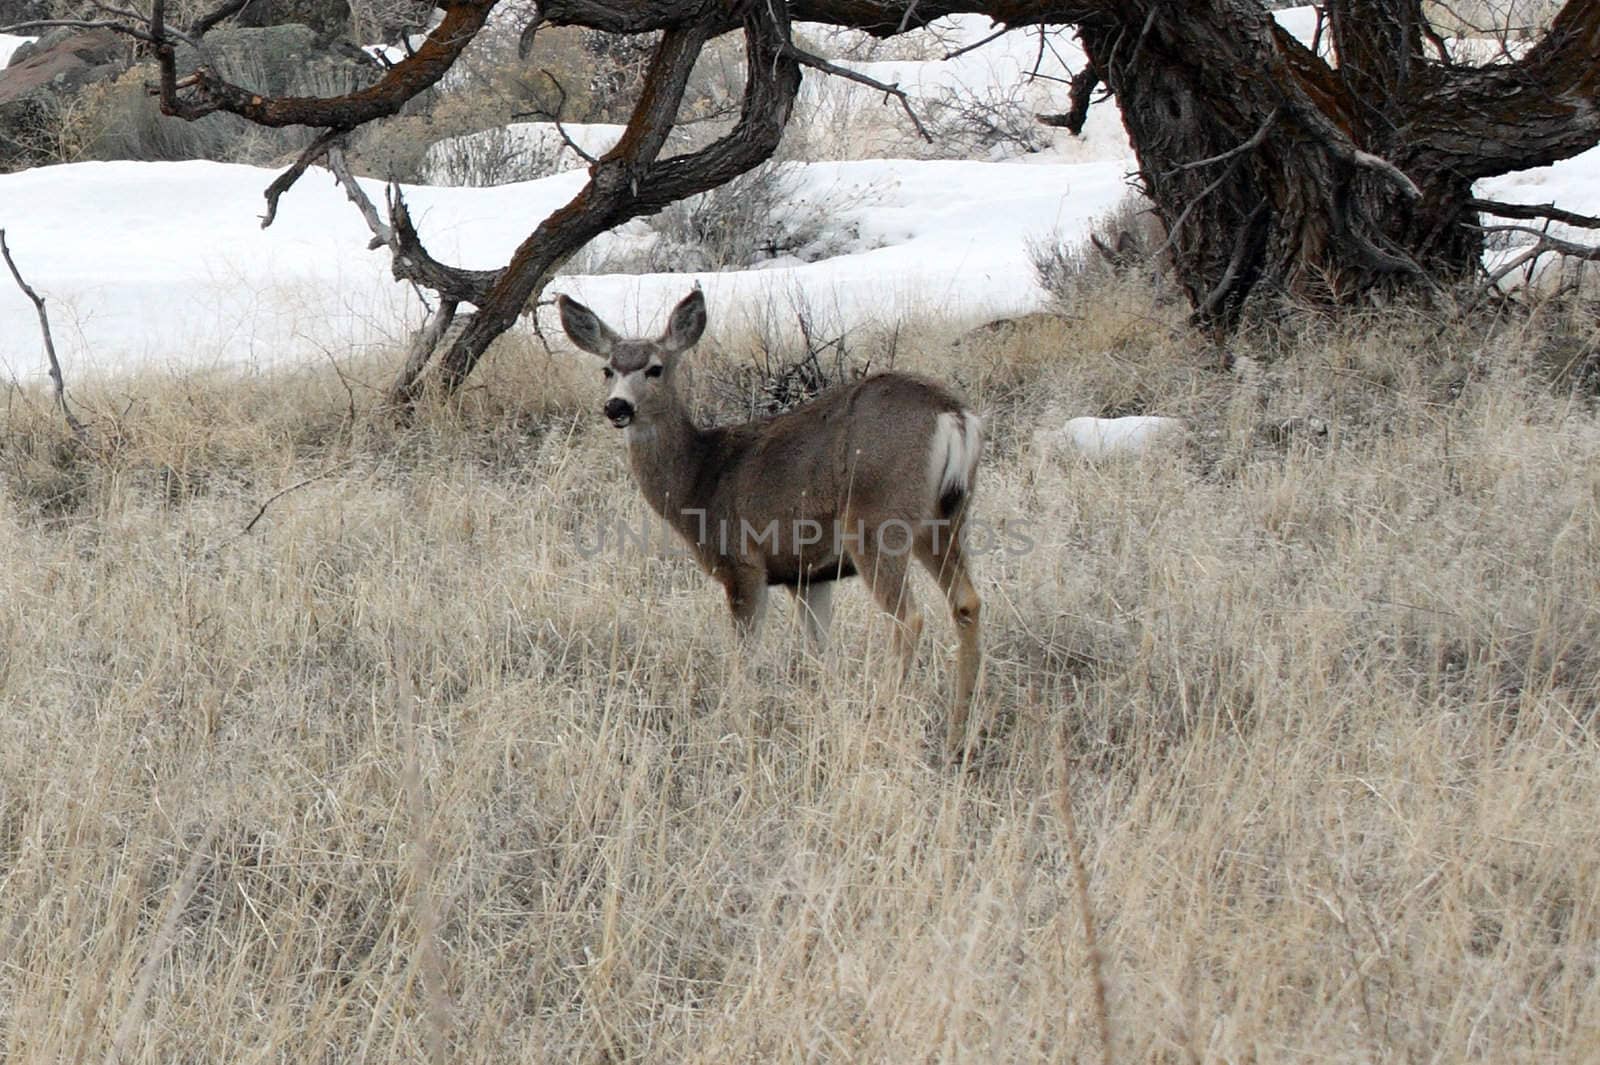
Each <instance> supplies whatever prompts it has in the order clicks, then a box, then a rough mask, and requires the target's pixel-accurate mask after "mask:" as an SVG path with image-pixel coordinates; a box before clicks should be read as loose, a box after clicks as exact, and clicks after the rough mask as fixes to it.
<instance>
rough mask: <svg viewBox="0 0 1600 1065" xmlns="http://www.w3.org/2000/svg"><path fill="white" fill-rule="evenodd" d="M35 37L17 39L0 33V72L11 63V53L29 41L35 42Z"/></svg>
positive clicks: (12, 35)
mask: <svg viewBox="0 0 1600 1065" xmlns="http://www.w3.org/2000/svg"><path fill="white" fill-rule="evenodd" d="M38 39H39V38H37V37H18V36H16V35H14V34H10V33H0V70H4V69H5V68H6V66H7V64H9V63H10V62H11V53H13V52H15V51H16V50H17V49H18V48H21V47H22V46H23V45H25V44H27V43H28V42H30V41H37V40H38Z"/></svg>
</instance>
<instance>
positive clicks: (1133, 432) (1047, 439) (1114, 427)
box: [1033, 415, 1184, 460]
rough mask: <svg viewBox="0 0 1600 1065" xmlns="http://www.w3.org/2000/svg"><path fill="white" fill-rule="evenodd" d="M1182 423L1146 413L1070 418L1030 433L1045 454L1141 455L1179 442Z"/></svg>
mask: <svg viewBox="0 0 1600 1065" xmlns="http://www.w3.org/2000/svg"><path fill="white" fill-rule="evenodd" d="M1183 438H1184V427H1183V423H1182V422H1181V421H1179V420H1178V419H1177V418H1159V417H1154V416H1149V415H1144V416H1137V417H1129V418H1070V419H1068V420H1067V422H1066V424H1065V425H1063V426H1062V427H1061V428H1059V429H1040V430H1039V431H1037V432H1035V433H1034V434H1033V444H1034V447H1036V448H1038V449H1039V450H1040V451H1043V452H1045V453H1047V454H1049V453H1061V454H1068V455H1075V456H1077V457H1079V458H1085V459H1091V460H1096V459H1106V458H1115V457H1118V456H1133V455H1143V454H1145V453H1147V452H1149V451H1151V450H1154V449H1157V448H1161V447H1170V446H1175V445H1177V444H1180V443H1182V441H1183Z"/></svg>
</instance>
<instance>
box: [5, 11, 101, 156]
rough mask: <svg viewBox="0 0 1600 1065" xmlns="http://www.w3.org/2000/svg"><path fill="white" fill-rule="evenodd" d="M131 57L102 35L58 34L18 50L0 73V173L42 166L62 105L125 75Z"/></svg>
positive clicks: (63, 31) (87, 32) (86, 32)
mask: <svg viewBox="0 0 1600 1065" xmlns="http://www.w3.org/2000/svg"><path fill="white" fill-rule="evenodd" d="M131 52H132V48H131V47H130V45H129V43H128V42H127V41H126V40H124V39H123V38H121V37H118V36H117V35H116V34H115V33H113V32H111V31H110V30H103V29H102V30H73V29H58V30H55V31H54V32H51V33H48V34H46V35H45V36H43V37H41V38H40V39H39V40H38V42H37V43H35V44H33V45H25V46H24V47H23V48H21V49H18V50H17V54H16V55H14V56H13V57H12V61H11V65H10V66H8V67H6V69H5V70H4V71H0V170H8V169H13V168H15V167H18V166H26V165H30V164H32V163H37V162H43V161H46V160H48V159H49V158H50V151H49V147H48V146H49V144H50V138H51V135H52V134H53V133H55V132H58V130H57V129H56V128H55V125H56V124H57V123H58V122H59V121H60V115H61V114H62V112H63V111H64V110H65V109H66V102H67V100H68V99H69V98H70V97H72V96H73V95H75V94H76V93H77V92H79V91H80V90H82V89H83V88H84V87H85V86H87V85H93V84H95V83H96V82H101V81H107V80H109V79H111V78H115V77H117V76H118V75H120V74H121V73H122V72H123V71H125V70H127V69H128V67H129V66H130V65H131V58H130V56H131Z"/></svg>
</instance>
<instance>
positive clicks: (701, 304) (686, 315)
mask: <svg viewBox="0 0 1600 1065" xmlns="http://www.w3.org/2000/svg"><path fill="white" fill-rule="evenodd" d="M705 331H706V295H705V293H704V292H701V291H700V290H699V289H698V288H697V289H695V290H694V291H693V292H691V293H689V294H688V295H687V296H685V297H684V298H683V301H682V302H681V303H679V304H678V305H677V306H676V307H674V308H672V317H671V318H668V319H667V331H666V332H665V333H663V334H661V342H660V343H661V350H662V351H663V352H664V353H665V354H668V355H677V354H678V353H679V352H683V351H688V350H689V349H690V348H692V347H694V345H695V342H696V341H698V340H699V339H700V334H701V333H704V332H705Z"/></svg>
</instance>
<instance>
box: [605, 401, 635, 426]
mask: <svg viewBox="0 0 1600 1065" xmlns="http://www.w3.org/2000/svg"><path fill="white" fill-rule="evenodd" d="M605 412H606V417H607V418H610V419H611V424H612V425H615V426H616V427H617V428H618V429H621V428H623V427H625V426H626V425H627V424H628V423H629V422H631V421H633V404H632V403H629V402H628V401H627V400H625V399H616V398H612V399H608V400H606V406H605Z"/></svg>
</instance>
